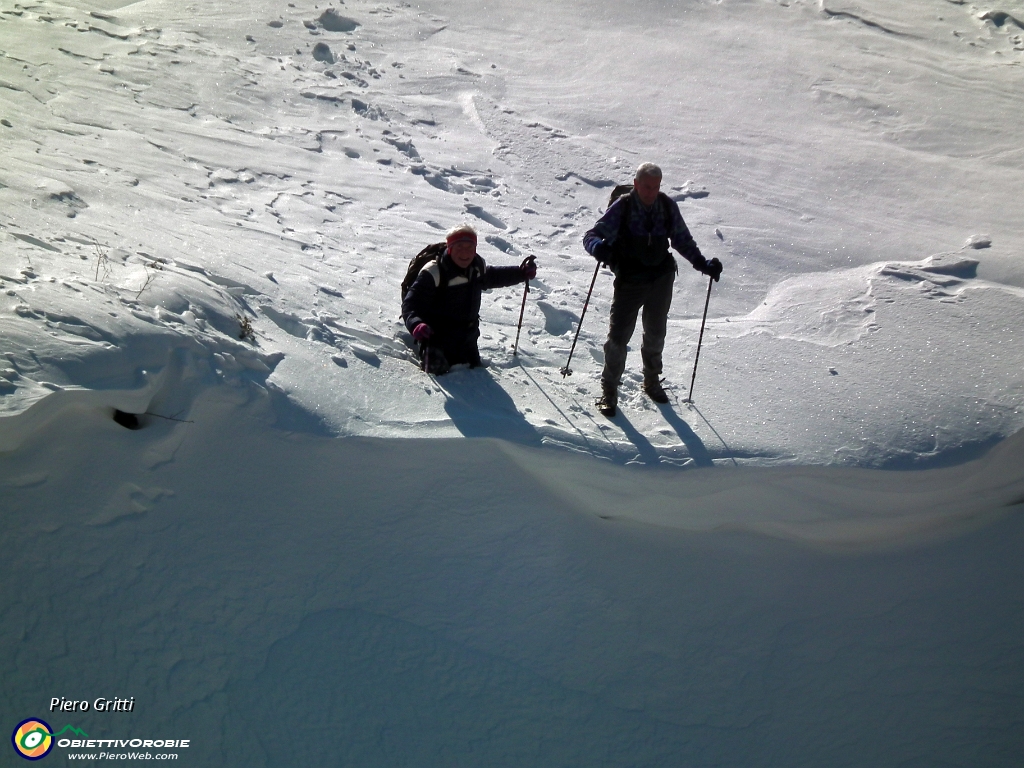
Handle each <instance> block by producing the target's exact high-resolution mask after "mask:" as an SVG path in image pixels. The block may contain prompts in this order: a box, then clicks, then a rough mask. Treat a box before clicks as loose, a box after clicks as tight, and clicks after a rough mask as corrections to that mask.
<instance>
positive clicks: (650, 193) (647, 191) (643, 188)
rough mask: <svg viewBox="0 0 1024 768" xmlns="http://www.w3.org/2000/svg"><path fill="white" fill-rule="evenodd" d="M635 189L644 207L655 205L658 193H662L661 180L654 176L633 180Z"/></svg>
mask: <svg viewBox="0 0 1024 768" xmlns="http://www.w3.org/2000/svg"><path fill="white" fill-rule="evenodd" d="M633 189H635V190H636V194H637V197H639V198H640V202H641V203H643V204H644V205H654V201H655V200H657V199H658V192H660V191H661V179H656V178H654V177H652V176H644V177H643V178H642V179H633Z"/></svg>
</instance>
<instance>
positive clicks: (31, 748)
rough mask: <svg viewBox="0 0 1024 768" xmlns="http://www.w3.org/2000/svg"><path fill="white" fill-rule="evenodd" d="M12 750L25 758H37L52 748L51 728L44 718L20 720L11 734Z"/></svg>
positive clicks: (46, 753) (48, 752)
mask: <svg viewBox="0 0 1024 768" xmlns="http://www.w3.org/2000/svg"><path fill="white" fill-rule="evenodd" d="M11 743H12V744H14V751H15V752H17V753H18V754H19V755H21V756H22V757H24V758H25V759H26V760H39V759H40V758H43V757H46V756H47V755H48V754H50V750H51V749H53V729H52V728H50V726H49V724H47V723H46V721H45V720H40V719H39V718H37V717H30V718H29V719H28V720H22V721H21V722H20V723H18V727H17V728H15V729H14V733H12V734H11Z"/></svg>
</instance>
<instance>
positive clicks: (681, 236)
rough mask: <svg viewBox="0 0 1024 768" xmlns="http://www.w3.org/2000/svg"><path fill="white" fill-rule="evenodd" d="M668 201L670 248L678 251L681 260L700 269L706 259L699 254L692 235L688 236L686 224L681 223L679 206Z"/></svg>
mask: <svg viewBox="0 0 1024 768" xmlns="http://www.w3.org/2000/svg"><path fill="white" fill-rule="evenodd" d="M670 201H671V203H672V205H670V206H669V210H670V211H671V215H672V222H671V226H670V227H669V232H670V234H669V241H670V242H671V243H672V247H673V248H675V249H676V250H677V251H679V253H680V254H681V255H682V256H683V258H685V259H686V260H687V261H688V262H690V263H691V264H692V265H693V266H694V268H695V269H700V268H701V267H703V266H704V265H705V264H706V263H707V259H705V258H704V254H702V253H701V252H700V248H698V247H697V243H696V241H694V239H693V235H691V234H690V229H689V228H688V227H687V226H686V222H685V221H683V214H681V213H680V212H679V205H678V204H677V203H676V201H675V200H671V198H670Z"/></svg>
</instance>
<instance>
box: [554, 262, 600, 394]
mask: <svg viewBox="0 0 1024 768" xmlns="http://www.w3.org/2000/svg"><path fill="white" fill-rule="evenodd" d="M600 270H601V262H598V263H597V266H596V267H595V268H594V277H593V279H592V280H591V281H590V290H589V291H587V300H586V301H584V302H583V311H582V312H580V322H579V325H577V326H576V335H575V336H574V337H573V339H572V348H571V349H570V350H569V359H568V360H566V361H565V366H564V367H563V368H562V370H561V374H562V377H563V378H565V377H566V376H572V368H570V367H569V363H571V362H572V353H573V352H575V351H576V340H577V339H579V337H580V329H581V328H582V327H583V318H584V317H585V316H586V314H587V306H589V304H590V294H591V293H593V292H594V283H596V282H597V273H598V272H599V271H600Z"/></svg>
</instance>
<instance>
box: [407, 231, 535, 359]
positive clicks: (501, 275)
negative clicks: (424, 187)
mask: <svg viewBox="0 0 1024 768" xmlns="http://www.w3.org/2000/svg"><path fill="white" fill-rule="evenodd" d="M445 242H446V247H445V250H444V253H443V254H442V255H441V257H440V258H439V259H436V260H435V261H431V262H430V263H429V264H427V265H426V266H424V267H423V268H422V269H421V270H420V273H419V275H417V277H416V279H415V281H414V282H413V284H412V286H411V287H410V288H409V290H408V292H407V293H406V294H405V297H404V298H403V299H402V319H403V320H404V321H405V327H406V328H408V329H409V333H411V334H412V337H413V339H415V341H416V344H417V352H418V353H419V357H420V366H421V367H422V368H423V370H424V371H426V372H427V373H433V374H437V375H440V374H443V373H447V372H448V370H449V369H450V368H451V366H453V365H457V364H459V363H466V364H468V365H469V367H470V368H475V367H477V366H479V365H482V364H483V363H482V362H481V360H480V350H479V349H478V347H477V339H478V338H479V337H480V299H481V294H482V293H483V292H484V291H487V290H490V289H491V288H506V287H508V286H511V285H516V284H518V283H522V282H524V281H526V280H532V279H533V278H534V277H536V275H537V265H536V263H535V261H534V259H533V257H532V256H531V257H528V258H526V259H524V260H523V263H522V264H520V265H519V266H518V267H489V266H487V264H485V263H484V260H483V259H482V258H481V257H480V256H479V255H478V254H477V252H476V243H477V235H476V230H474V229H473V228H472V227H471V226H469V225H468V224H461V225H459V226H457V227H454V228H453V229H451V230H450V231H449V232H448V235H447V237H446V238H445Z"/></svg>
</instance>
